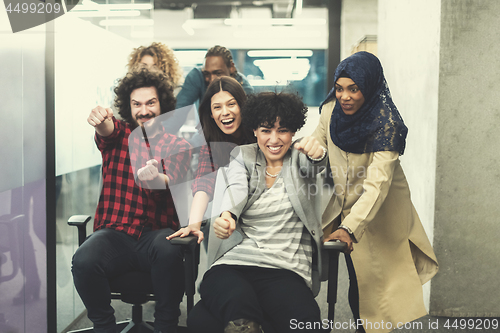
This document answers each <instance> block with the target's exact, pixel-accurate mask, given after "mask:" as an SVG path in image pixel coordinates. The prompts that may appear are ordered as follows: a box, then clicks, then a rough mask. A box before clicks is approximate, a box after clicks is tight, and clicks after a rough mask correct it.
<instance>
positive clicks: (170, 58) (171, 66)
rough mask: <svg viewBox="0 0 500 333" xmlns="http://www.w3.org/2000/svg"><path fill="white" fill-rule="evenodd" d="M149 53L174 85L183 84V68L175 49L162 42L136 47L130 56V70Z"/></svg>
mask: <svg viewBox="0 0 500 333" xmlns="http://www.w3.org/2000/svg"><path fill="white" fill-rule="evenodd" d="M145 55H149V56H151V57H153V59H154V60H155V64H156V66H157V67H158V68H159V69H161V70H162V71H163V73H165V75H167V77H168V78H169V79H170V80H171V81H172V82H173V84H174V86H179V85H181V84H182V68H181V66H180V65H179V61H178V60H177V58H176V57H175V54H174V51H172V49H171V48H169V47H168V46H166V45H165V44H162V43H156V42H155V43H152V44H151V45H149V46H147V47H145V46H140V47H138V48H135V49H134V51H132V53H131V54H130V56H129V61H128V65H127V66H128V70H129V71H132V70H133V68H134V67H136V66H137V65H138V64H139V63H140V62H141V60H142V57H144V56H145Z"/></svg>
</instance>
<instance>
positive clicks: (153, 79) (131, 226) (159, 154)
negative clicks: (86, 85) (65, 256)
mask: <svg viewBox="0 0 500 333" xmlns="http://www.w3.org/2000/svg"><path fill="white" fill-rule="evenodd" d="M115 94H116V97H115V107H116V108H117V109H118V113H119V114H120V116H121V117H122V118H123V119H124V121H122V120H118V119H116V118H115V117H114V116H113V111H112V110H111V109H110V108H104V107H101V106H97V107H95V108H94V109H92V111H91V113H90V115H89V117H88V119H87V122H88V123H89V124H90V125H91V126H93V127H94V128H95V141H96V144H97V147H98V149H99V150H100V151H101V154H102V159H103V160H102V168H103V170H102V178H103V187H102V191H101V195H100V197H99V202H98V206H97V210H96V214H95V218H94V233H93V234H92V235H91V236H90V237H89V238H87V240H86V241H85V242H84V243H83V244H82V245H81V246H80V247H79V248H78V250H77V251H76V252H75V254H74V256H73V267H72V272H73V279H74V283H75V287H76V289H77V291H78V294H79V295H80V297H81V299H82V301H83V303H84V305H85V307H86V308H87V315H88V317H89V319H90V320H91V321H92V322H93V324H94V332H96V333H116V323H115V317H114V310H113V308H112V307H111V291H110V286H109V282H108V279H112V278H115V277H117V276H119V275H121V274H123V273H125V272H128V271H135V270H139V271H146V272H150V273H151V281H152V284H153V289H154V293H155V300H156V307H155V313H154V316H155V324H154V325H155V332H156V333H160V332H162V333H174V332H176V330H177V321H178V317H179V314H180V312H179V304H180V302H181V300H182V296H183V291H184V288H183V286H184V277H183V264H182V261H183V259H182V258H183V256H182V250H181V248H180V247H179V246H175V245H172V244H171V243H170V241H167V240H166V239H165V238H166V237H167V236H168V235H170V234H172V233H173V232H174V231H175V230H177V229H178V228H179V218H178V216H177V213H176V210H175V207H174V203H173V199H172V196H171V193H170V191H169V190H168V186H169V184H170V185H172V184H176V183H179V182H182V180H183V177H184V175H185V174H186V172H187V170H188V167H189V163H190V157H191V153H190V146H189V144H188V143H187V141H186V140H184V139H181V138H178V137H177V136H174V135H171V134H167V133H165V131H164V130H163V127H162V126H161V119H160V118H163V117H164V116H162V117H160V115H163V114H164V113H166V112H168V111H171V110H173V109H174V107H175V97H174V95H173V88H172V85H171V83H170V81H169V80H168V79H167V77H166V76H165V75H164V73H162V72H161V71H159V70H155V69H152V70H148V69H147V68H141V69H138V70H135V71H133V72H130V73H128V74H127V75H126V76H125V77H124V78H123V79H122V80H121V81H120V82H119V84H118V86H117V87H116V88H115ZM156 117H158V118H156ZM155 118H156V119H155ZM157 119H158V120H157ZM139 126H141V127H142V129H143V131H142V132H141V131H140V129H139V130H138V131H133V130H134V129H136V128H138V127H139ZM136 133H140V134H139V135H135V134H136ZM142 133H144V137H143V134H142ZM146 133H147V135H146ZM146 141H147V142H146ZM130 147H138V148H137V149H136V148H133V149H129V148H130Z"/></svg>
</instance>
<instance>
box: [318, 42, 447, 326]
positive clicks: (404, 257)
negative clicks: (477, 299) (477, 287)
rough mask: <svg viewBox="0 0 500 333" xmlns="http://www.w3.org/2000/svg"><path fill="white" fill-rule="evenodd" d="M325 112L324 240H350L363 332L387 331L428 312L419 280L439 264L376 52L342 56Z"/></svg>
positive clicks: (354, 304)
mask: <svg viewBox="0 0 500 333" xmlns="http://www.w3.org/2000/svg"><path fill="white" fill-rule="evenodd" d="M320 112H321V119H320V123H319V125H318V127H317V129H316V131H315V132H314V136H315V137H316V138H317V139H318V140H319V142H320V143H321V144H323V145H325V146H327V147H328V154H329V161H330V167H331V177H332V178H333V181H334V195H333V196H332V198H331V199H330V202H329V204H328V206H327V208H326V209H325V211H324V213H323V221H322V223H323V230H324V233H325V241H328V240H332V239H339V240H341V241H344V242H346V243H348V250H347V251H346V262H347V266H348V270H349V278H350V282H351V285H350V288H349V289H350V290H349V303H350V305H351V309H352V311H353V315H354V319H360V320H359V321H358V323H360V324H361V325H362V326H361V325H360V326H358V332H363V331H364V330H366V331H367V332H389V331H392V330H393V329H396V328H397V327H400V326H402V325H404V324H405V323H407V322H410V321H412V320H415V319H417V318H420V317H422V316H424V315H426V314H427V312H426V309H425V307H424V302H423V293H422V284H424V283H426V282H427V281H429V280H430V279H431V278H432V277H433V276H434V275H435V274H436V273H437V271H438V264H437V259H436V256H435V254H434V252H433V250H432V246H431V244H430V242H429V240H428V238H427V235H426V234H425V231H424V229H423V227H422V224H421V222H420V219H419V217H418V215H417V212H416V211H415V208H414V207H413V204H412V202H411V199H410V191H409V188H408V183H407V181H406V178H405V175H404V173H403V169H402V168H401V165H400V161H399V156H400V155H402V154H403V152H404V148H405V140H406V134H407V128H406V126H405V125H404V123H403V120H402V118H401V116H400V114H399V112H398V110H397V108H396V106H395V105H394V103H393V102H392V99H391V95H390V92H389V88H388V87H387V83H386V81H385V78H384V74H383V70H382V66H381V65H380V62H379V60H378V59H377V57H375V56H374V55H372V54H370V53H367V52H359V53H356V54H354V55H352V56H350V57H348V58H346V59H345V60H344V61H342V62H341V63H340V64H339V66H338V67H337V70H336V72H335V87H334V88H333V89H332V91H331V92H330V93H329V95H328V97H327V98H326V100H325V102H323V104H322V106H321V108H320ZM351 252H352V253H351ZM349 253H350V255H349ZM351 259H352V261H351ZM358 291H359V292H358Z"/></svg>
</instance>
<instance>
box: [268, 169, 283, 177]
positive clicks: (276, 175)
mask: <svg viewBox="0 0 500 333" xmlns="http://www.w3.org/2000/svg"><path fill="white" fill-rule="evenodd" d="M279 174H280V171H278V173H277V174H275V175H271V174H270V173H269V172H268V171H267V170H266V175H268V176H269V177H271V178H276V177H278V175H279Z"/></svg>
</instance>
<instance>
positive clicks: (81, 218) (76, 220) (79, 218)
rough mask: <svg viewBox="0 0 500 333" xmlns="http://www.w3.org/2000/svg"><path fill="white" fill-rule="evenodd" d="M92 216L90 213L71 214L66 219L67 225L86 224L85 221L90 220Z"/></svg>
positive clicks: (77, 225)
mask: <svg viewBox="0 0 500 333" xmlns="http://www.w3.org/2000/svg"><path fill="white" fill-rule="evenodd" d="M91 218H92V217H91V216H90V215H73V216H71V217H70V218H69V219H68V225H73V226H76V227H79V226H81V225H84V226H86V225H87V222H88V221H90V219H91Z"/></svg>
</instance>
